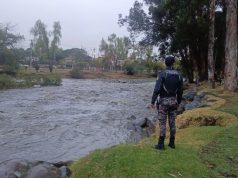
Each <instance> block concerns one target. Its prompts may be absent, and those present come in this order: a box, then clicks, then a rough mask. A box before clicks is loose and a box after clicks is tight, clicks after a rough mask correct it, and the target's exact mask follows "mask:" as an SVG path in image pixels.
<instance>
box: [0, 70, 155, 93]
mask: <svg viewBox="0 0 238 178" xmlns="http://www.w3.org/2000/svg"><path fill="white" fill-rule="evenodd" d="M71 72H72V71H71V70H70V69H54V70H53V72H52V73H51V72H49V70H48V69H40V70H39V71H38V72H37V71H35V69H32V68H31V69H27V70H19V71H18V72H17V74H16V76H10V75H6V74H0V90H5V89H15V88H30V87H33V86H36V87H39V86H59V85H60V84H61V82H62V78H72V75H71ZM149 78H151V77H150V76H149V75H148V74H143V73H142V74H135V75H126V74H125V73H124V72H123V71H118V72H116V71H114V72H110V71H99V70H82V71H81V72H80V79H106V80H136V79H149Z"/></svg>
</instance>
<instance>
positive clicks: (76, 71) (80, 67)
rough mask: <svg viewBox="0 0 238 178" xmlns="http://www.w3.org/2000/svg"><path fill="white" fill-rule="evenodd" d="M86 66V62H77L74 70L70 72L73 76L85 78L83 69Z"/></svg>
mask: <svg viewBox="0 0 238 178" xmlns="http://www.w3.org/2000/svg"><path fill="white" fill-rule="evenodd" d="M84 67H85V64H84V63H80V64H77V65H76V66H75V67H74V68H73V70H72V71H71V72H70V76H71V77H72V78H76V79H81V78H83V69H84Z"/></svg>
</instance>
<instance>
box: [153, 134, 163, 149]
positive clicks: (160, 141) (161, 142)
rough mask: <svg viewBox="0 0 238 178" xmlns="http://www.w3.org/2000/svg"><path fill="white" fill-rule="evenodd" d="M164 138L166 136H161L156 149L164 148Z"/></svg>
mask: <svg viewBox="0 0 238 178" xmlns="http://www.w3.org/2000/svg"><path fill="white" fill-rule="evenodd" d="M164 138H165V137H164V136H160V137H159V142H158V144H157V145H155V149H158V150H164Z"/></svg>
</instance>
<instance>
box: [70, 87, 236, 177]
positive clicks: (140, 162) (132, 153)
mask: <svg viewBox="0 0 238 178" xmlns="http://www.w3.org/2000/svg"><path fill="white" fill-rule="evenodd" d="M199 90H200V91H203V92H206V94H207V95H209V97H210V98H208V103H207V104H208V105H207V107H204V108H201V109H194V110H191V111H187V112H185V113H184V114H182V115H180V116H179V118H178V119H177V125H178V126H180V129H178V132H177V137H176V149H175V150H173V149H170V148H169V147H167V146H166V150H165V151H162V152H161V151H158V150H155V149H153V148H152V146H153V145H154V144H155V143H156V142H157V138H156V135H154V136H152V137H151V138H149V139H144V140H143V141H141V142H140V143H139V144H136V145H118V146H114V147H111V148H108V149H103V150H97V151H95V152H93V153H91V154H90V155H89V156H87V157H84V158H82V159H80V160H79V161H76V162H74V163H73V164H72V165H71V171H72V176H71V177H72V178H80V177H198V178H200V177H238V171H237V170H238V166H237V165H238V164H237V160H238V145H237V144H236V143H237V141H238V129H237V128H238V122H237V116H238V96H237V93H227V92H224V91H223V89H222V87H218V88H217V89H216V90H210V89H206V88H205V87H200V88H199ZM184 123H188V124H187V125H186V124H185V125H186V127H184ZM157 133H158V131H157ZM167 142H168V138H167V139H166V143H167Z"/></svg>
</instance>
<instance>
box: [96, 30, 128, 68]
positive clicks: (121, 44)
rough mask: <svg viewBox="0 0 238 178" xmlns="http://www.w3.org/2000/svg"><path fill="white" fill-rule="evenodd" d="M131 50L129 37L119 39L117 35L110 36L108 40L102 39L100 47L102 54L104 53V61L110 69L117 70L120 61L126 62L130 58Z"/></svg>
mask: <svg viewBox="0 0 238 178" xmlns="http://www.w3.org/2000/svg"><path fill="white" fill-rule="evenodd" d="M130 48H131V42H130V39H129V38H127V37H123V38H120V37H117V36H116V34H111V35H110V36H108V40H107V41H105V40H104V39H102V41H101V44H100V46H99V50H100V52H103V53H104V61H105V62H106V63H107V66H108V65H109V66H110V69H112V68H114V67H115V69H116V70H117V67H118V60H124V59H126V58H127V56H128V52H129V49H130Z"/></svg>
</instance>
